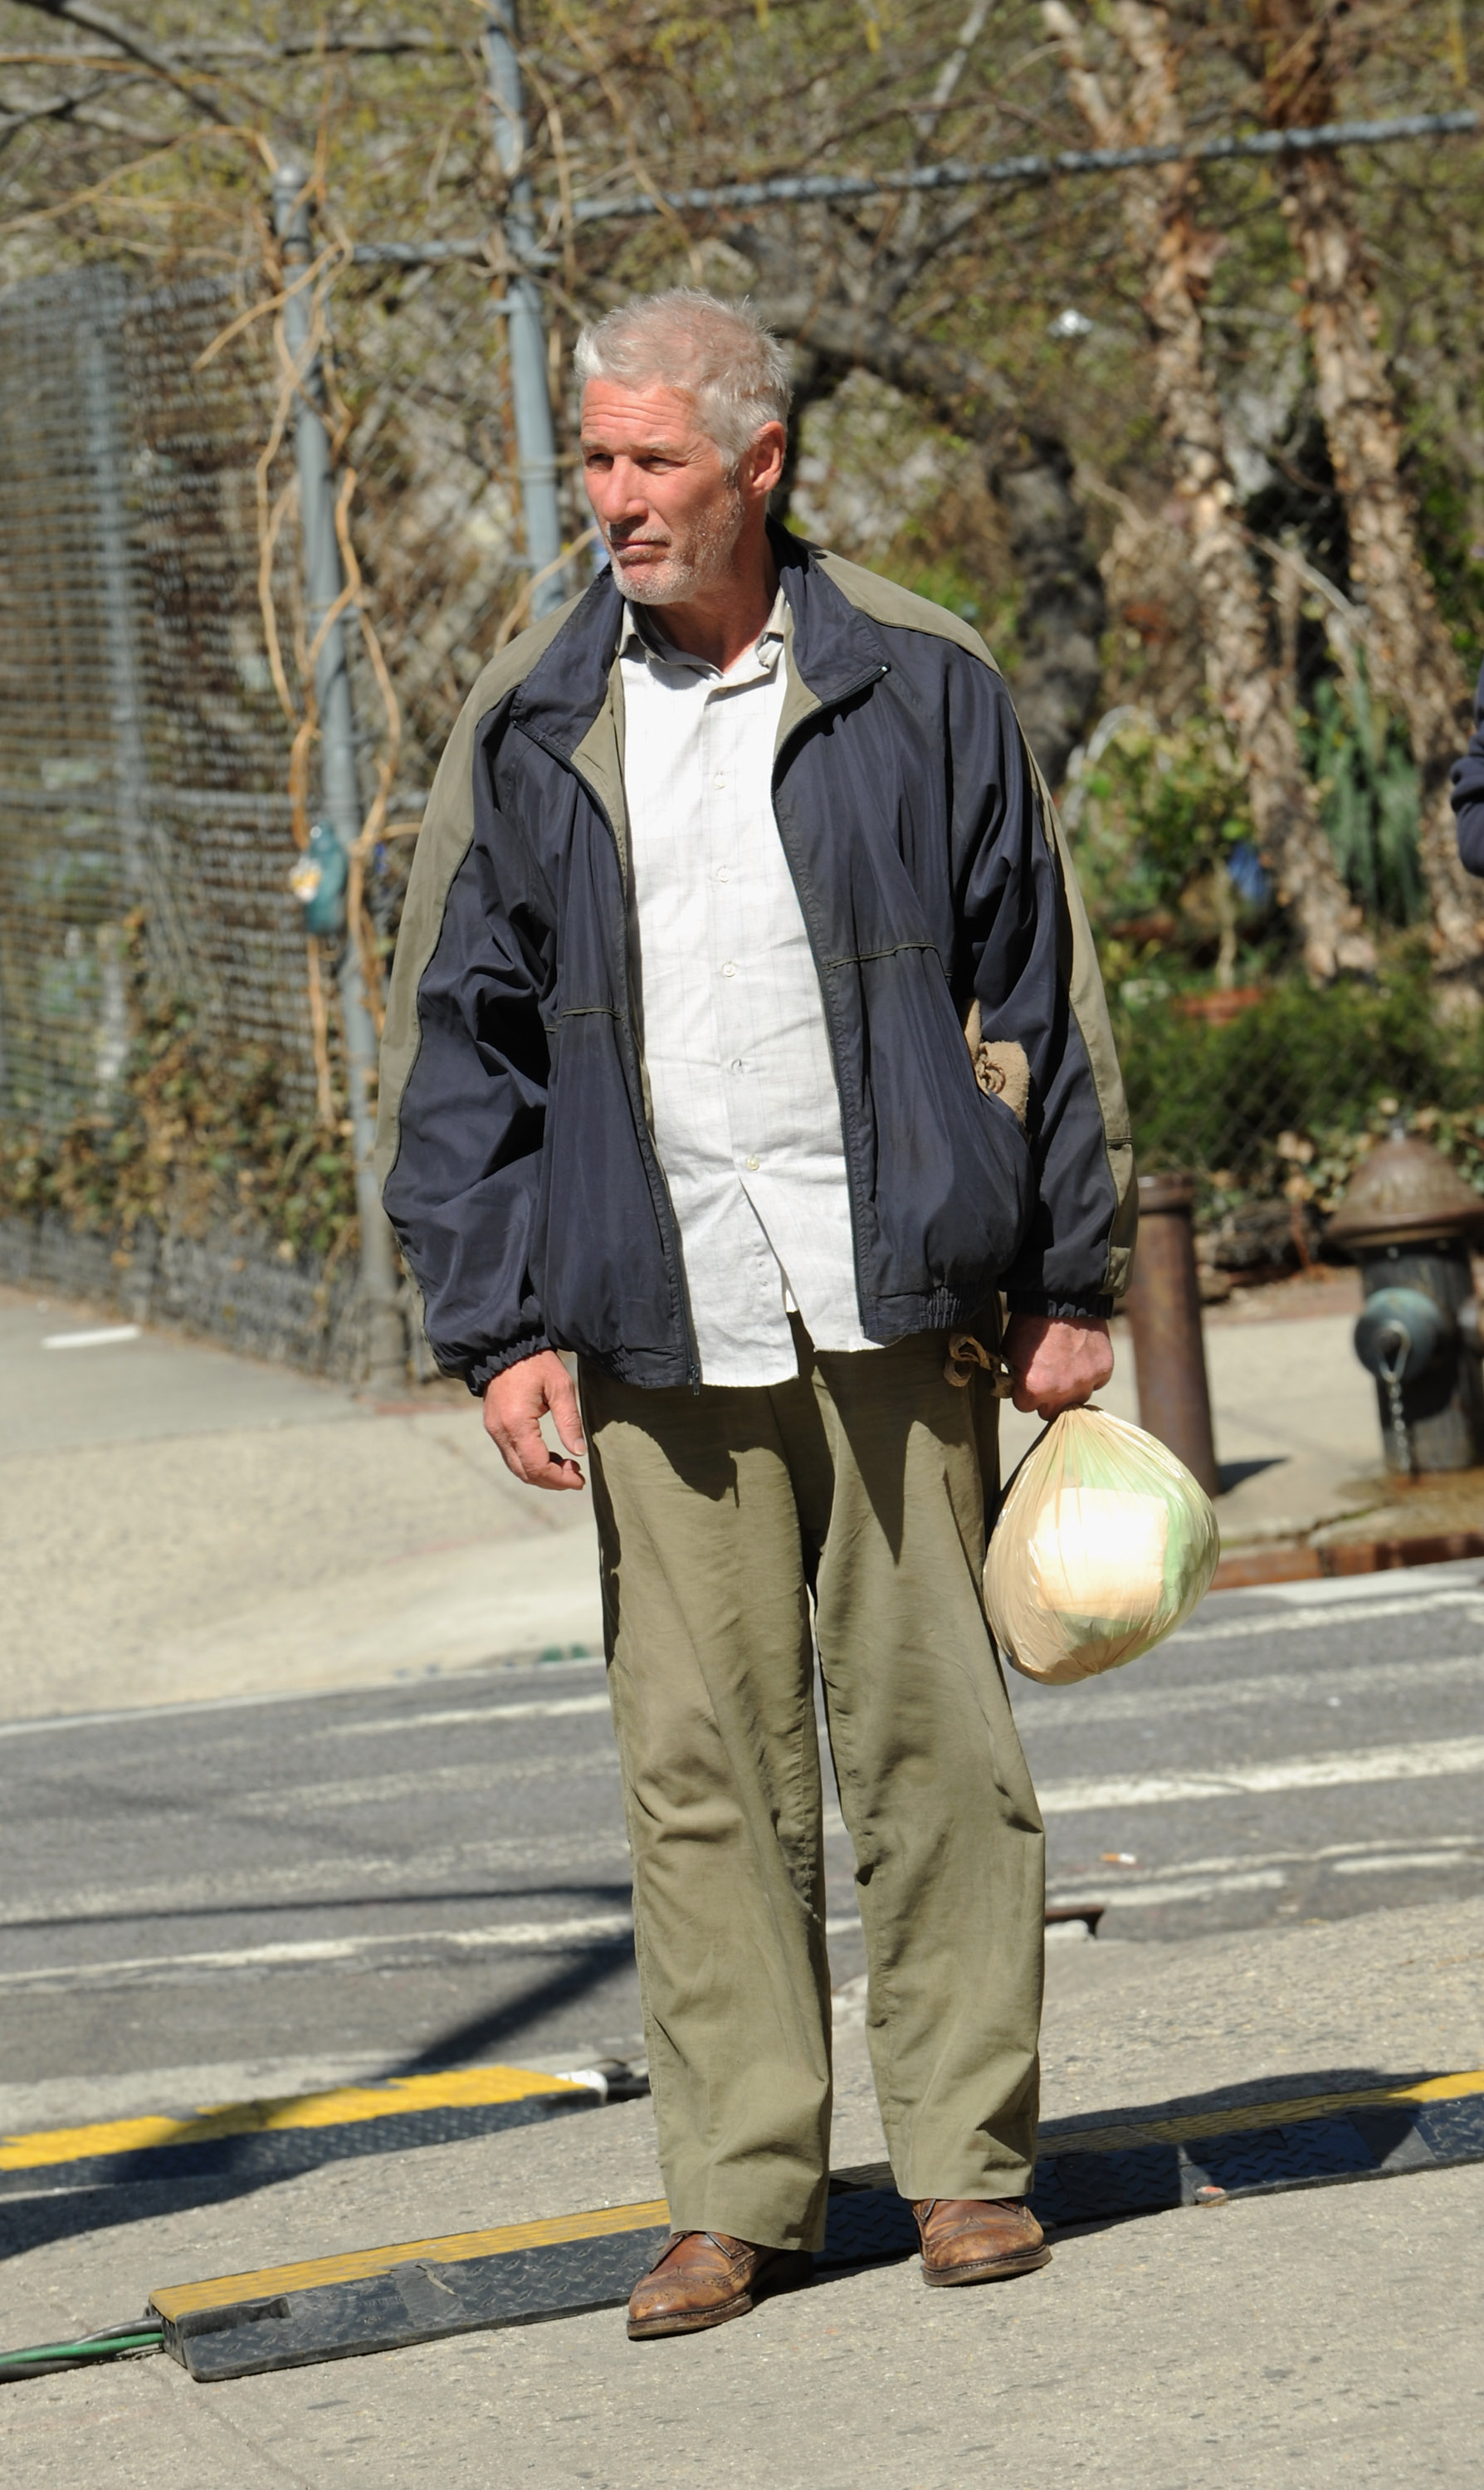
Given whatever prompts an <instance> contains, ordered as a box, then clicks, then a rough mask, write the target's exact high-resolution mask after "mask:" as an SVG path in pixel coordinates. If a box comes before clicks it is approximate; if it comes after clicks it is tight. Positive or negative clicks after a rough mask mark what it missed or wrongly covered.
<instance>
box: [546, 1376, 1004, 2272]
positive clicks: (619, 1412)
mask: <svg viewBox="0 0 1484 2490" xmlns="http://www.w3.org/2000/svg"><path fill="white" fill-rule="evenodd" d="M798 1336H799V1343H800V1375H799V1377H798V1380H797V1381H792V1382H789V1383H785V1384H781V1385H776V1386H773V1387H771V1388H769V1389H756V1390H754V1389H732V1388H724V1387H720V1386H713V1387H711V1388H706V1387H704V1386H703V1388H702V1389H701V1391H700V1392H698V1393H692V1392H688V1391H685V1390H666V1391H646V1390H641V1389H639V1388H637V1387H636V1386H633V1385H630V1384H623V1383H617V1382H615V1381H613V1380H612V1378H611V1377H609V1376H607V1375H603V1374H601V1373H599V1372H598V1371H597V1369H595V1368H592V1367H585V1368H584V1369H583V1371H582V1375H581V1389H582V1404H583V1415H584V1421H585V1425H586V1429H587V1436H588V1444H589V1449H590V1453H591V1466H592V1476H593V1489H594V1496H595V1502H596V1506H597V1525H598V1534H599V1541H600V1546H601V1551H602V1577H603V1609H604V1623H605V1632H606V1637H607V1649H608V1660H609V1672H608V1673H609V1685H610V1690H611V1694H612V1700H613V1716H614V1723H615V1726H616V1729H617V1734H618V1745H619V1754H620V1759H621V1763H622V1767H623V1776H624V1791H625V1805H626V1812H627V1822H628V1837H629V1844H630V1848H631V1851H632V1855H633V1877H634V1918H635V1925H636V1931H637V1952H638V1961H639V1976H640V1983H641V1986H642V1990H643V1996H644V2012H645V2024H646V2030H647V2034H648V2041H649V2063H650V2079H651V2083H652V2085H653V2089H654V2096H655V2114H656V2118H657V2121H658V2128H659V2153H660V2162H661V2165H662V2167H663V2170H664V2177H665V2186H666V2190H667V2193H668V2197H669V2205H670V2218H671V2221H672V2222H673V2223H674V2225H675V2226H676V2228H677V2229H680V2230H710V2231H726V2232H729V2233H731V2234H732V2235H733V2236H734V2237H735V2238H738V2239H745V2240H752V2241H755V2242H757V2243H758V2244H762V2245H766V2246H771V2247H790V2248H792V2247H803V2248H813V2247H818V2246H819V2244H821V2241H822V2239H823V2236H824V2228H825V2204H826V2194H827V2186H828V2177H829V2109H830V2054H829V2045H830V2012H829V1963H828V1959H827V1954H826V1942H825V1879H824V1821H823V1806H822V1791H821V1778H820V1757H819V1741H818V1737H817V1735H816V1729H815V1709H814V1685H813V1653H814V1647H815V1646H816V1645H817V1647H818V1652H819V1665H820V1673H821V1676H822V1679H823V1682H824V1693H825V1708H826V1717H827V1720H828V1723H829V1743H830V1748H831V1751H832V1753H833V1758H834V1766H835V1775H836V1779H837V1781H838V1784H839V1792H840V1810H841V1813H842V1814H843V1816H844V1819H845V1825H846V1829H847V1831H848V1832H849V1835H850V1838H851V1840H852V1842H853V1844H854V1846H855V1853H856V1887H857V1894H858V1901H859V1907H860V1917H861V1922H862V1925H863V1927H864V1932H865V1947H866V1960H867V1964H868V1968H869V1975H870V1977H869V2002H868V2007H867V2015H866V2026H867V2033H868V2038H869V2041H870V2048H871V2059H872V2066H873V2070H874V2073H875V2078H876V2089H877V2096H878V2099H879V2100H880V2103H881V2112H882V2118H883V2122H884V2124H885V2128H886V2133H887V2148H888V2150H889V2152H890V2156H891V2166H892V2170H893V2173H894V2175H895V2178H896V2184H897V2186H898V2187H899V2188H900V2189H901V2190H902V2192H903V2194H904V2195H907V2196H911V2197H922V2196H1016V2195H1024V2194H1025V2193H1026V2192H1027V2190H1028V2189H1029V2187H1030V2185H1031V2176H1032V2167H1033V2157H1034V2148H1035V2121H1036V2100H1037V2058H1036V2042H1037V2033H1038V2028H1039V2021H1040V2003H1041V1975H1042V1944H1043V1939H1042V1912H1043V1895H1044V1870H1043V1841H1042V1835H1041V1823H1040V1816H1039V1814H1038V1812H1037V1810H1036V1804H1035V1796H1034V1793H1033V1789H1032V1786H1031V1781H1030V1776H1029V1774H1028V1772H1027V1770H1026V1764H1025V1759H1024V1757H1023V1755H1022V1753H1021V1750H1020V1740H1019V1738H1018V1736H1017V1734H1016V1730H1015V1724H1014V1721H1013V1719H1012V1717H1011V1714H1010V1708H1009V1704H1008V1702H1007V1700H1006V1697H1005V1692H1004V1680H1003V1678H1002V1676H1001V1673H1000V1666H999V1663H998V1660H997V1658H996V1656H995V1651H994V1647H993V1645H992V1643H991V1640H990V1636H989V1631H988V1628H987V1626H986V1624H985V1620H984V1611H983V1608H982V1606H981V1604H980V1597H979V1573H980V1568H981V1566H982V1563H983V1556H984V1484H983V1473H982V1470H981V1464H980V1446H979V1443H978V1441H977V1440H976V1431H979V1430H983V1429H984V1428H985V1427H986V1424H988V1425H989V1426H990V1427H992V1424H993V1419H994V1416H995V1415H996V1414H997V1413H996V1411H995V1404H993V1403H992V1402H988V1401H982V1402H979V1403H978V1406H977V1407H975V1403H976V1401H977V1400H978V1395H977V1390H976V1387H973V1386H971V1387H970V1389H969V1390H967V1391H966V1390H959V1389H956V1388H955V1387H954V1386H953V1385H951V1384H950V1383H948V1382H946V1380H945V1377H944V1357H945V1350H946V1342H945V1337H944V1335H943V1334H942V1333H924V1334H922V1335H920V1336H919V1337H917V1338H915V1339H912V1340H908V1341H903V1342H900V1343H898V1344H897V1346H894V1347H892V1348H886V1349H877V1350H873V1351H865V1352H862V1353H860V1354H858V1355H837V1356H830V1355H826V1354H817V1353H816V1352H815V1351H814V1349H813V1347H812V1346H811V1345H810V1343H809V1341H808V1339H807V1336H806V1335H805V1334H804V1333H803V1332H802V1330H801V1328H799V1331H798ZM991 1441H992V1438H991ZM990 1458H991V1459H992V1458H993V1455H992V1451H991V1454H990ZM811 1606H812V1612H813V1615H812V1622H813V1634H812V1636H811V1632H810V1626H811Z"/></svg>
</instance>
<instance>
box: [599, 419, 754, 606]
mask: <svg viewBox="0 0 1484 2490" xmlns="http://www.w3.org/2000/svg"><path fill="white" fill-rule="evenodd" d="M582 465H583V475H584V479H585V481H586V484H587V488H588V499H589V501H590V502H591V503H592V505H593V514H594V516H595V518H596V519H597V524H598V526H599V528H600V529H601V531H602V537H603V542H604V544H605V545H606V546H607V548H608V551H609V553H610V555H611V556H612V560H613V569H614V576H615V577H616V579H617V581H618V584H619V586H620V588H621V589H622V590H623V592H624V594H625V595H626V596H631V597H633V598H634V600H635V601H636V603H638V604H640V605H681V604H684V603H685V602H686V601H687V600H688V599H689V598H691V597H693V596H696V595H698V594H702V593H704V591H705V590H707V589H708V588H711V587H713V586H714V585H715V583H716V581H717V580H718V579H720V578H721V577H722V575H723V574H724V573H725V571H726V569H727V566H728V565H729V563H730V561H731V559H732V554H733V551H734V549H735V547H736V544H737V539H738V536H739V535H740V534H741V531H742V517H743V511H744V507H745V505H744V497H743V494H742V491H741V489H740V488H739V484H738V481H737V479H736V478H734V477H732V476H730V475H729V474H728V473H727V470H726V467H725V465H724V464H723V461H722V457H721V452H720V450H719V449H717V447H716V445H715V443H714V441H711V440H709V439H708V438H707V436H706V434H705V433H704V432H701V431H699V430H698V429H697V427H696V420H695V405H694V401H693V400H692V398H691V397H690V395H689V393H688V391H684V390H677V389H666V388H664V387H663V386H662V385H661V384H660V383H658V382H655V383H652V384H651V386H650V387H649V388H647V389H642V390H641V389H628V388H626V387H625V385H624V384H623V383H622V382H620V381H603V380H597V381H589V383H588V385H587V388H586V390H585V391H583V398H582Z"/></svg>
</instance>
